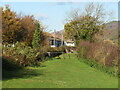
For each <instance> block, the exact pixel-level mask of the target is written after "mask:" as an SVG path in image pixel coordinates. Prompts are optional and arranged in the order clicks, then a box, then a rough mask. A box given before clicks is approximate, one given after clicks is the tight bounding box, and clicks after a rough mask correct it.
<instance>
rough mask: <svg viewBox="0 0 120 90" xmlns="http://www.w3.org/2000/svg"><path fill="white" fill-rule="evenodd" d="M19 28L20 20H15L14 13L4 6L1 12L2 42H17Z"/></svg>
mask: <svg viewBox="0 0 120 90" xmlns="http://www.w3.org/2000/svg"><path fill="white" fill-rule="evenodd" d="M20 28H21V23H20V19H19V18H17V16H16V13H15V12H13V11H11V10H10V8H9V6H8V5H6V8H5V10H2V42H3V43H15V42H16V41H17V40H18V32H19V31H20Z"/></svg>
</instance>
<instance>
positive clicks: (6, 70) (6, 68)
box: [2, 57, 43, 81]
mask: <svg viewBox="0 0 120 90" xmlns="http://www.w3.org/2000/svg"><path fill="white" fill-rule="evenodd" d="M38 75H43V71H42V70H39V71H38V70H37V69H36V68H35V67H31V69H30V68H26V67H25V68H22V67H20V66H18V65H17V64H16V63H14V62H13V61H12V60H10V59H8V58H5V57H2V80H3V81H4V80H9V79H17V78H30V77H34V76H38Z"/></svg>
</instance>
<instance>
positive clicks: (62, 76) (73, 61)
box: [3, 54, 118, 88]
mask: <svg viewBox="0 0 120 90" xmlns="http://www.w3.org/2000/svg"><path fill="white" fill-rule="evenodd" d="M5 73H6V75H5V76H4V79H3V88H118V79H117V78H116V77H113V76H110V75H108V74H107V73H104V72H101V71H99V70H97V69H95V68H92V67H90V66H88V65H86V64H85V63H83V62H80V61H79V60H78V59H77V58H76V57H75V56H74V54H73V55H72V56H71V57H70V58H69V57H68V55H67V54H66V55H65V56H64V58H63V57H62V56H61V58H54V59H53V60H49V61H45V62H44V63H42V66H39V67H27V68H26V69H25V70H20V71H17V72H14V71H11V72H5Z"/></svg>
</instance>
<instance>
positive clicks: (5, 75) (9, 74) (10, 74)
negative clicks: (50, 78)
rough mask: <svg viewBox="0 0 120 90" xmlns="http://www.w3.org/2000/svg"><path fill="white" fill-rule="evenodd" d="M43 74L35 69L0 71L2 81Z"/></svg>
mask: <svg viewBox="0 0 120 90" xmlns="http://www.w3.org/2000/svg"><path fill="white" fill-rule="evenodd" d="M39 75H43V73H42V71H39V72H38V71H36V70H34V69H20V70H16V71H6V70H3V71H2V79H3V81H5V80H9V79H18V78H31V77H34V76H39Z"/></svg>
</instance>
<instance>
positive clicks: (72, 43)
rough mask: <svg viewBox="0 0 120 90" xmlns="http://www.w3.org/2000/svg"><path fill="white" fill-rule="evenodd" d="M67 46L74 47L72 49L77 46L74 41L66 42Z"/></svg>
mask: <svg viewBox="0 0 120 90" xmlns="http://www.w3.org/2000/svg"><path fill="white" fill-rule="evenodd" d="M65 45H66V46H72V47H74V46H75V44H74V41H72V40H65Z"/></svg>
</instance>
